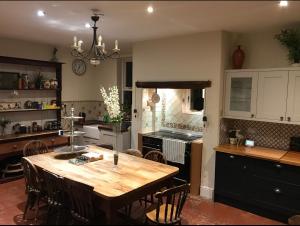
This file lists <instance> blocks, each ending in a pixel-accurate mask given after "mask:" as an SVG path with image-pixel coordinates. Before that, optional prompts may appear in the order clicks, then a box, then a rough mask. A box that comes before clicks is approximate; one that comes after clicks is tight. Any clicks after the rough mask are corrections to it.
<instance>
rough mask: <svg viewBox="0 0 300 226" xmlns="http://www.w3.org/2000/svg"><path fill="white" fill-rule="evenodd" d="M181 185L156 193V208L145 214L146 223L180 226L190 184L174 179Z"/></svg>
mask: <svg viewBox="0 0 300 226" xmlns="http://www.w3.org/2000/svg"><path fill="white" fill-rule="evenodd" d="M175 180H176V181H177V182H179V183H181V185H178V186H175V187H172V188H169V189H167V190H165V191H163V192H158V193H156V194H155V197H156V198H157V199H158V202H157V205H156V208H155V209H154V210H152V211H149V212H147V213H146V223H148V222H149V221H150V222H152V223H155V224H172V225H173V224H179V225H181V217H180V216H181V212H182V209H183V207H184V204H185V201H186V199H187V197H188V193H189V191H190V184H187V183H186V182H185V181H183V180H179V179H175Z"/></svg>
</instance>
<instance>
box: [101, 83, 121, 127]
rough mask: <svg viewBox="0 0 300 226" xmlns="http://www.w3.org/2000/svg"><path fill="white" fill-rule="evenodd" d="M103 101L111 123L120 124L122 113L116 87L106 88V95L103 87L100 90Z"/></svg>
mask: <svg viewBox="0 0 300 226" xmlns="http://www.w3.org/2000/svg"><path fill="white" fill-rule="evenodd" d="M100 92H101V95H102V97H103V99H104V104H105V105H106V107H107V112H108V115H109V118H110V122H112V123H120V122H122V120H123V113H122V112H121V107H120V103H119V99H120V98H119V91H118V88H117V86H113V87H110V88H108V94H107V92H106V90H105V88H104V87H102V88H101V89H100Z"/></svg>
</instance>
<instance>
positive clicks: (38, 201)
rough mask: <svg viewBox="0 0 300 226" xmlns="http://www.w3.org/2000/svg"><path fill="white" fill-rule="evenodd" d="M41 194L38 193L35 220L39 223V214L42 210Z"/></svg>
mask: <svg viewBox="0 0 300 226" xmlns="http://www.w3.org/2000/svg"><path fill="white" fill-rule="evenodd" d="M40 197H41V196H40V194H38V195H37V200H36V203H37V205H36V210H35V222H36V223H37V221H38V215H39V210H40Z"/></svg>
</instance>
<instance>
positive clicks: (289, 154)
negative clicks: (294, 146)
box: [214, 144, 300, 166]
mask: <svg viewBox="0 0 300 226" xmlns="http://www.w3.org/2000/svg"><path fill="white" fill-rule="evenodd" d="M214 149H215V151H218V152H223V153H228V154H233V155H240V156H248V157H253V158H258V159H264V160H271V161H275V162H280V163H283V164H287V165H293V166H300V152H293V151H284V150H279V149H272V148H263V147H253V148H249V147H246V146H239V147H237V146H236V145H230V144H224V145H219V146H217V147H215V148H214Z"/></svg>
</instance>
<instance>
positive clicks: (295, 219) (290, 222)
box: [288, 215, 300, 225]
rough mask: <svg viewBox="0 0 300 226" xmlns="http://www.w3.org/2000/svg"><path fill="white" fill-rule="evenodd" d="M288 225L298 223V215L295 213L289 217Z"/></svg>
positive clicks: (299, 218) (299, 220) (299, 223)
mask: <svg viewBox="0 0 300 226" xmlns="http://www.w3.org/2000/svg"><path fill="white" fill-rule="evenodd" d="M288 223H289V225H300V215H295V216H293V217H291V218H289V222H288Z"/></svg>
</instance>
